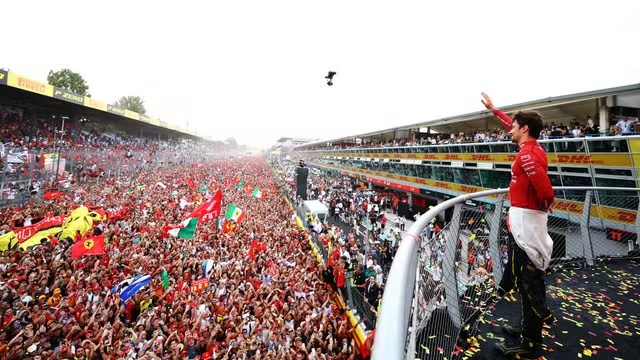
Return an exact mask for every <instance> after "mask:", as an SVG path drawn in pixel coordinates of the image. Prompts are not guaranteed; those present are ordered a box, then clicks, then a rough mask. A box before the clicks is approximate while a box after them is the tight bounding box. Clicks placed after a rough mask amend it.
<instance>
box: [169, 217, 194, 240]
mask: <svg viewBox="0 0 640 360" xmlns="http://www.w3.org/2000/svg"><path fill="white" fill-rule="evenodd" d="M197 225H198V218H196V217H194V218H188V219H186V220H185V221H183V222H181V223H180V225H178V226H176V227H174V228H173V229H171V230H169V231H168V233H169V234H171V235H173V236H177V237H179V238H183V239H193V235H194V234H195V233H196V226H197Z"/></svg>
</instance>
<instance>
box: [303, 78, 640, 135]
mask: <svg viewBox="0 0 640 360" xmlns="http://www.w3.org/2000/svg"><path fill="white" fill-rule="evenodd" d="M636 92H637V93H640V84H632V85H626V86H619V87H613V88H607V89H600V90H593V91H587V92H581V93H574V94H569V95H562V96H555V97H548V98H543V99H538V100H533V101H528V102H523V103H520V104H513V105H508V106H504V107H501V110H503V111H505V112H515V111H520V110H536V111H538V112H540V113H541V114H542V116H543V118H544V119H545V121H548V122H552V121H553V122H556V123H558V122H566V121H572V120H574V119H576V117H579V119H580V120H584V119H583V118H582V117H584V116H585V115H589V114H595V113H596V112H597V110H596V109H597V104H596V102H595V101H593V100H594V99H598V98H603V97H607V96H620V95H624V94H629V93H636ZM492 117H493V114H492V113H491V112H489V111H487V110H483V111H476V112H473V113H468V114H463V115H455V116H450V117H446V118H440V119H434V120H429V121H424V122H418V123H414V124H408V125H402V126H397V127H392V128H388V129H383V130H377V131H373V132H368V133H363V134H357V135H351V136H345V137H340V138H335V139H330V140H319V141H314V142H309V143H306V144H303V145H300V146H298V148H302V147H306V146H314V145H321V144H325V143H333V144H339V143H343V142H352V141H353V139H355V138H369V137H375V136H382V135H385V134H389V133H395V132H399V131H403V130H404V131H408V130H411V129H414V130H415V129H419V128H427V127H428V128H431V130H432V131H434V132H437V133H445V134H446V133H458V132H460V131H464V132H468V131H469V130H486V129H489V128H494V127H496V126H494V125H493V123H492V122H490V121H492V120H491V118H492ZM463 124H464V125H463Z"/></svg>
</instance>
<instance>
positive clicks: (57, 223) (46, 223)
mask: <svg viewBox="0 0 640 360" xmlns="http://www.w3.org/2000/svg"><path fill="white" fill-rule="evenodd" d="M64 219H65V216H64V215H61V216H47V217H46V218H44V219H42V220H40V221H39V222H37V223H35V224H34V225H30V226H23V227H19V228H17V229H14V230H13V232H14V233H15V234H16V237H17V238H18V241H19V242H20V243H21V244H22V242H24V241H25V240H27V239H29V238H31V237H32V236H34V235H35V234H36V233H37V232H38V231H42V230H49V229H51V228H54V227H61V226H62V224H64Z"/></svg>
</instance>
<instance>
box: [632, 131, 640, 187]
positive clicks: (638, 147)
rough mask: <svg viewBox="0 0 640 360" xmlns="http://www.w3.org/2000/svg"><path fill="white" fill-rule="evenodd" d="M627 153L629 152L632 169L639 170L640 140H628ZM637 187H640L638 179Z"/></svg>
mask: <svg viewBox="0 0 640 360" xmlns="http://www.w3.org/2000/svg"><path fill="white" fill-rule="evenodd" d="M629 152H631V157H632V158H633V164H634V165H635V166H634V167H635V168H636V169H638V168H640V139H630V140H629ZM638 187H640V178H638Z"/></svg>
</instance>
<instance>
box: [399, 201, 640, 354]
mask: <svg viewBox="0 0 640 360" xmlns="http://www.w3.org/2000/svg"><path fill="white" fill-rule="evenodd" d="M638 199H639V197H638V192H637V191H622V190H620V191H617V192H615V191H610V190H608V191H597V190H583V191H558V192H556V202H555V203H554V209H555V210H554V211H553V212H552V213H550V214H549V215H548V219H547V220H548V221H547V227H548V233H549V236H550V237H551V238H552V240H553V249H552V256H551V257H552V262H551V267H550V268H549V269H548V270H547V271H561V270H562V269H563V268H566V267H568V266H571V267H572V266H586V265H593V263H594V261H598V260H606V259H610V258H614V257H628V256H630V255H634V254H635V255H636V256H637V254H638V251H637V250H638V225H637V224H638V222H637V212H638V206H639V205H638ZM507 214H508V207H507V203H506V202H503V201H502V200H500V199H498V200H496V201H495V202H494V203H492V204H486V203H485V206H482V207H481V208H480V209H478V208H469V207H465V206H464V205H463V204H457V205H456V206H455V208H454V211H453V215H452V217H451V218H450V219H447V220H448V221H447V222H446V223H445V224H444V226H442V228H441V229H438V228H439V227H440V226H441V224H440V223H438V222H435V220H434V222H433V223H432V225H430V226H429V227H427V228H426V229H425V230H424V231H423V233H422V234H421V235H422V236H421V238H420V241H421V246H420V251H419V254H418V269H417V279H416V285H415V288H414V298H413V308H412V316H411V319H410V326H409V329H408V332H409V336H408V338H407V342H408V349H409V350H408V351H413V352H414V353H413V354H414V355H415V358H420V359H424V358H429V359H440V358H442V359H444V358H447V359H454V358H460V357H462V356H463V350H464V349H465V346H467V345H468V341H467V340H468V339H469V338H470V336H472V335H475V332H476V329H477V326H478V319H479V317H480V315H481V314H482V313H483V312H484V311H485V310H486V309H487V307H488V306H489V305H491V304H492V303H493V302H494V300H495V292H496V291H495V288H496V285H495V283H496V281H498V280H499V279H500V278H501V277H502V274H503V272H504V271H505V270H506V269H505V265H506V263H507V246H508V239H509V230H508V226H507V225H508V221H507V217H508V215H507ZM434 225H435V226H434Z"/></svg>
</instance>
